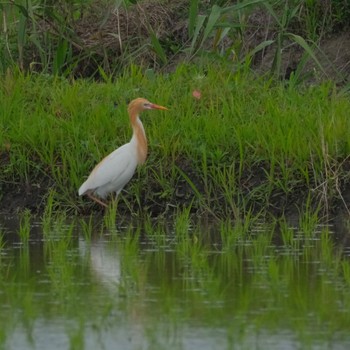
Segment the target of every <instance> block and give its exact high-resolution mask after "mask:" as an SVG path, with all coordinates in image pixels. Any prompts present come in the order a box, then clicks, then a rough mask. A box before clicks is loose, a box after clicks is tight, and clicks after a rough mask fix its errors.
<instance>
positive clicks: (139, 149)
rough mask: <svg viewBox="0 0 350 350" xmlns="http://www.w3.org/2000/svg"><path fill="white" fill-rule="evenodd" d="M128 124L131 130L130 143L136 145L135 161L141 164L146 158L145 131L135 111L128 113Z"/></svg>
mask: <svg viewBox="0 0 350 350" xmlns="http://www.w3.org/2000/svg"><path fill="white" fill-rule="evenodd" d="M129 114H130V122H131V126H132V130H133V135H132V138H131V143H135V145H136V153H137V160H138V163H139V164H143V163H144V162H145V161H146V158H147V148H148V145H147V138H146V133H145V129H144V128H143V125H142V122H141V120H140V118H139V116H138V113H137V112H136V111H133V110H131V111H129Z"/></svg>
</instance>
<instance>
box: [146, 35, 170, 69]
mask: <svg viewBox="0 0 350 350" xmlns="http://www.w3.org/2000/svg"><path fill="white" fill-rule="evenodd" d="M150 36H151V43H152V47H153V49H154V51H155V52H156V54H157V56H158V57H159V58H160V60H161V61H162V62H163V63H164V64H166V63H167V62H168V60H167V57H166V54H165V52H164V50H163V48H162V45H161V44H160V42H159V40H158V38H157V36H156V34H155V33H154V31H153V30H152V29H150Z"/></svg>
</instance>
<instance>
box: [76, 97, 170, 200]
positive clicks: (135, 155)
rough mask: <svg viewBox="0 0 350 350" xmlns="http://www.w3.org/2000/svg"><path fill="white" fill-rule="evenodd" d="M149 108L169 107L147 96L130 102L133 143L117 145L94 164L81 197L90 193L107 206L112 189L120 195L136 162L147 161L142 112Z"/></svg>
mask: <svg viewBox="0 0 350 350" xmlns="http://www.w3.org/2000/svg"><path fill="white" fill-rule="evenodd" d="M147 109H161V110H167V108H166V107H163V106H159V105H156V104H154V103H151V102H149V101H147V100H146V99H144V98H136V99H135V100H133V101H131V102H130V103H129V106H128V113H129V117H130V123H131V126H132V129H133V134H132V138H131V140H130V142H128V143H126V144H125V145H123V146H121V147H119V148H117V149H116V150H115V151H113V152H112V153H110V154H109V155H108V156H107V157H105V158H104V159H102V161H101V162H100V163H98V164H97V165H96V166H95V168H94V169H93V170H92V172H91V174H90V175H89V177H88V179H87V180H86V181H85V182H84V183H83V184H82V185H81V186H80V188H79V196H82V195H87V196H89V197H90V198H91V199H92V200H94V201H95V202H97V203H99V204H101V205H102V206H104V207H107V204H106V203H105V202H103V201H102V200H101V199H105V198H106V197H107V196H108V195H109V194H110V193H112V192H115V193H116V195H117V196H118V194H119V193H120V191H121V190H122V189H123V187H124V186H125V185H126V184H127V183H128V182H129V181H130V179H131V178H132V176H133V175H134V172H135V169H136V167H137V165H138V164H143V163H144V162H145V161H146V158H147V138H146V134H145V130H144V128H143V125H142V122H141V120H140V118H139V115H140V113H141V112H142V111H144V110H147ZM96 196H97V197H99V198H101V199H99V198H97V197H96Z"/></svg>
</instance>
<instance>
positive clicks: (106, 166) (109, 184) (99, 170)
mask: <svg viewBox="0 0 350 350" xmlns="http://www.w3.org/2000/svg"><path fill="white" fill-rule="evenodd" d="M136 167H137V154H136V145H135V142H133V140H131V141H130V142H129V143H126V144H125V145H123V146H121V147H119V148H118V149H116V150H115V151H114V152H112V153H110V154H109V155H108V156H107V157H105V158H104V159H103V160H102V161H101V162H100V163H99V164H97V166H96V167H95V169H94V170H93V171H92V172H91V174H90V176H89V177H88V179H87V180H86V181H85V182H84V183H83V184H82V185H81V186H80V188H79V196H81V195H83V194H84V193H86V192H87V191H91V192H94V193H95V194H96V195H97V196H99V197H100V198H103V199H105V198H106V197H107V195H108V194H109V193H112V192H116V194H117V195H118V194H119V192H120V191H121V190H122V189H123V187H124V186H125V185H126V184H127V183H128V182H129V181H130V180H131V178H132V176H133V175H134V173H135V169H136Z"/></svg>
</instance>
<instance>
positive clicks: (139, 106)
mask: <svg viewBox="0 0 350 350" xmlns="http://www.w3.org/2000/svg"><path fill="white" fill-rule="evenodd" d="M147 109H161V110H168V108H166V107H163V106H159V105H156V104H154V103H152V102H149V101H148V100H146V99H145V98H140V97H139V98H136V99H135V100H132V101H131V102H130V103H129V107H128V111H129V113H130V115H132V114H137V115H138V114H139V113H141V112H142V111H144V110H147Z"/></svg>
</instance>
